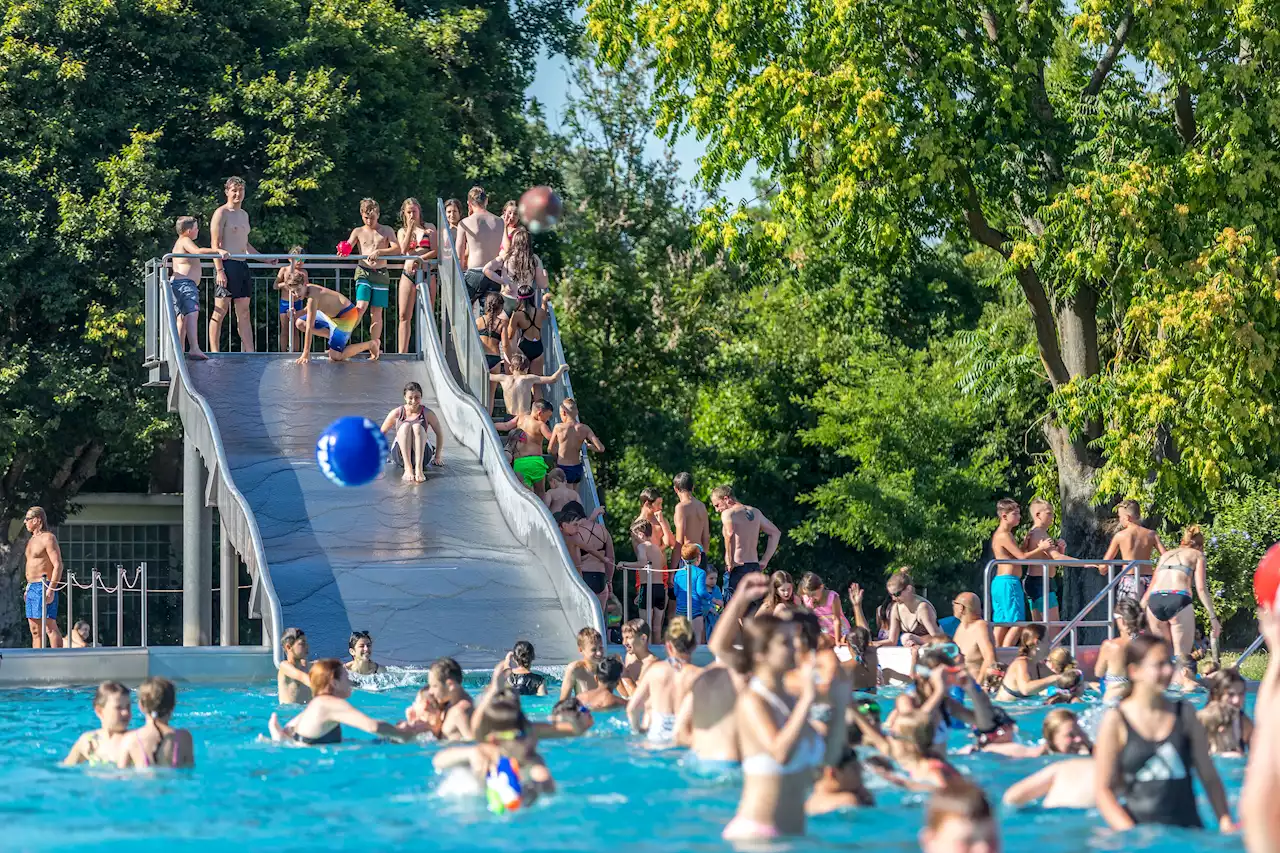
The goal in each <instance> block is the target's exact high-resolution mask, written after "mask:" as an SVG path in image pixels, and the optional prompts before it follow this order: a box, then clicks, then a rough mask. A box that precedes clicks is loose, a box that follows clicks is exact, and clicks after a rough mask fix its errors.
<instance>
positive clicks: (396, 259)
mask: <svg viewBox="0 0 1280 853" xmlns="http://www.w3.org/2000/svg"><path fill="white" fill-rule="evenodd" d="M368 257H369V256H368V255H355V254H351V255H309V254H307V253H306V252H303V253H301V254H297V255H290V254H288V253H287V252H259V253H258V254H256V255H250V254H243V255H231V256H230V257H228V258H227V260H229V261H261V262H262V263H263V265H264V266H272V265H271V264H267V263H266V260H277V261H363V260H365V259H367V258H368ZM174 258H186V259H189V260H193V261H195V260H199V261H213V260H222V258H221V257H220V256H218V255H202V254H195V253H192V252H169V253H168V254H166V255H161V256H160V260H162V261H169V260H172V259H174ZM374 260H378V261H389V262H393V263H399V264H404V263H406V262H408V261H419V262H422V263H427V264H433V263H435V262H436V259H435V258H423V257H421V256H420V255H381V256H379V257H377V258H374Z"/></svg>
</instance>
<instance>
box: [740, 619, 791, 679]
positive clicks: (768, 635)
mask: <svg viewBox="0 0 1280 853" xmlns="http://www.w3.org/2000/svg"><path fill="white" fill-rule="evenodd" d="M787 624H789V623H788V622H787V621H785V620H782V619H779V618H778V617H776V616H774V615H773V614H771V613H757V614H756V615H755V616H753V617H752V618H750V619H747V620H746V621H745V622H743V623H742V654H741V655H740V656H739V657H738V659H737V660H736V661H734V662H733V664H734V669H736V670H737V671H738V672H741V673H743V674H746V673H749V672H751V670H752V669H754V668H755V665H756V662H757V661H759V660H760V659H761V658H763V657H764V654H765V651H766V650H767V649H768V648H769V644H770V643H771V642H773V638H774V637H776V636H777V635H778V632H779V631H782V630H784V629H785V627H786V625H787Z"/></svg>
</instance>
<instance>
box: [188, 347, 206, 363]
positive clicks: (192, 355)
mask: <svg viewBox="0 0 1280 853" xmlns="http://www.w3.org/2000/svg"><path fill="white" fill-rule="evenodd" d="M187 358H188V359H189V360H190V361H208V360H209V356H207V355H205V354H204V351H203V350H198V349H193V350H192V351H191V352H189V353H187Z"/></svg>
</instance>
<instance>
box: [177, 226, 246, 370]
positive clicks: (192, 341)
mask: <svg viewBox="0 0 1280 853" xmlns="http://www.w3.org/2000/svg"><path fill="white" fill-rule="evenodd" d="M173 228H174V230H175V231H177V232H178V239H177V240H176V241H174V244H173V254H175V255H216V256H217V257H219V258H221V259H222V260H224V261H225V260H227V259H228V258H230V257H231V253H230V252H226V251H223V250H221V249H202V248H200V247H199V246H198V245H196V238H197V237H198V236H200V220H198V219H196V218H195V217H194V216H179V217H178V221H177V222H175V223H174V226H173ZM169 263H170V265H171V266H172V268H173V277H172V278H171V279H169V289H170V290H172V291H173V308H174V311H175V312H176V313H177V315H178V346H179V348H181V349H184V350H187V357H188V358H192V359H194V360H196V361H204V360H205V359H206V358H208V356H206V355H205V354H204V350H202V349H200V279H201V278H202V277H203V276H204V265H203V264H201V263H200V260H199V259H198V258H174V259H173V260H172V261H170V262H169Z"/></svg>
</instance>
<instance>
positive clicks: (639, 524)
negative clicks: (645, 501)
mask: <svg viewBox="0 0 1280 853" xmlns="http://www.w3.org/2000/svg"><path fill="white" fill-rule="evenodd" d="M631 535H632V536H634V537H635V538H637V539H639V540H641V541H645V540H648V538H649V537H650V536H652V535H653V522H652V521H650V520H649V519H647V518H637V519H636V520H635V521H633V522H631Z"/></svg>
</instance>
